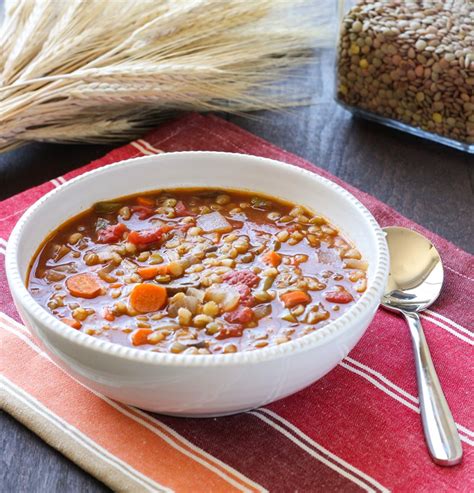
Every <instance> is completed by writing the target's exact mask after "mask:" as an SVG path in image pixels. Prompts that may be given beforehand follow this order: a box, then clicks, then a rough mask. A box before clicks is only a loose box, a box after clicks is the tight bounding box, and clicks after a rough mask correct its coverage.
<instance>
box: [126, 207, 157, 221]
mask: <svg viewBox="0 0 474 493" xmlns="http://www.w3.org/2000/svg"><path fill="white" fill-rule="evenodd" d="M131 209H132V211H133V212H134V213H135V214H136V215H137V216H138V219H142V220H143V219H148V218H149V217H151V216H153V214H155V209H154V208H153V207H150V206H148V205H134V206H132V207H131Z"/></svg>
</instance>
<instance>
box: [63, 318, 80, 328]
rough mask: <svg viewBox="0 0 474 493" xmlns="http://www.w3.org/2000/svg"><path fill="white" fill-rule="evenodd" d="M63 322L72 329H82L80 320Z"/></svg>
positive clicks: (69, 319)
mask: <svg viewBox="0 0 474 493" xmlns="http://www.w3.org/2000/svg"><path fill="white" fill-rule="evenodd" d="M61 322H64V323H65V324H67V325H69V327H72V328H73V329H80V328H81V327H82V324H81V322H79V321H78V320H74V319H73V318H62V319H61Z"/></svg>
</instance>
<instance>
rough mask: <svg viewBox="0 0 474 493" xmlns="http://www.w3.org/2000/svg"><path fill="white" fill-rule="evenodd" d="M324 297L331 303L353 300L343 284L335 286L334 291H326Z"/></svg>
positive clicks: (343, 302)
mask: <svg viewBox="0 0 474 493" xmlns="http://www.w3.org/2000/svg"><path fill="white" fill-rule="evenodd" d="M324 297H325V298H326V300H327V301H330V302H331V303H340V304H345V303H350V302H351V301H354V298H353V297H352V295H351V293H349V292H348V291H347V290H346V288H344V287H343V286H336V289H335V290H334V291H328V292H327V293H325V295H324Z"/></svg>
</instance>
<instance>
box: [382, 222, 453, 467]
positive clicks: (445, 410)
mask: <svg viewBox="0 0 474 493" xmlns="http://www.w3.org/2000/svg"><path fill="white" fill-rule="evenodd" d="M384 232H385V234H386V239H387V244H388V249H389V253H390V273H389V276H388V280H387V286H386V288H385V291H384V295H383V298H382V306H383V307H384V308H386V309H388V310H392V311H396V312H399V313H401V314H402V315H403V316H404V317H405V319H406V321H407V323H408V327H409V329H410V335H411V339H412V345H413V352H414V356H415V366H416V377H417V384H418V395H419V400H420V414H421V421H422V424H423V431H424V434H425V440H426V444H427V446H428V450H429V452H430V455H431V458H432V460H433V462H435V463H436V464H438V465H441V466H454V465H456V464H459V463H460V462H461V460H462V447H461V441H460V439H459V435H458V431H457V428H456V424H455V422H454V419H453V416H452V414H451V411H450V409H449V406H448V403H447V401H446V398H445V396H444V394H443V390H442V389H441V384H440V382H439V379H438V375H437V374H436V370H435V367H434V365H433V361H432V359H431V354H430V350H429V348H428V343H427V342H426V338H425V334H424V332H423V327H422V326H421V321H420V317H419V316H418V313H419V312H421V311H423V310H425V309H426V308H428V307H429V306H430V305H432V304H433V303H434V302H435V301H436V299H437V298H438V296H439V294H440V292H441V288H442V286H443V278H444V271H443V263H442V261H441V257H440V255H439V253H438V252H437V250H436V248H435V247H434V246H433V244H432V243H431V242H430V241H429V240H428V239H427V238H425V237H424V236H422V235H420V234H419V233H416V232H415V231H411V230H409V229H406V228H400V227H390V228H384Z"/></svg>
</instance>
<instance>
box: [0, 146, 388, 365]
mask: <svg viewBox="0 0 474 493" xmlns="http://www.w3.org/2000/svg"><path fill="white" fill-rule="evenodd" d="M195 155H200V156H202V155H209V156H212V157H219V158H224V159H225V158H227V157H229V156H232V157H233V158H237V159H239V158H244V159H247V160H253V161H254V164H255V165H257V166H263V167H265V166H269V165H271V166H276V167H279V168H281V169H283V170H285V171H288V172H290V173H299V174H302V175H305V176H307V177H308V178H310V179H312V180H316V181H317V182H319V184H320V185H322V186H324V187H327V188H329V189H332V190H333V191H335V192H336V193H337V194H339V195H341V196H342V197H344V198H345V199H346V200H347V201H348V202H349V203H350V205H351V206H352V207H353V208H355V209H356V210H357V211H358V212H359V213H360V214H361V215H362V217H363V219H364V220H365V221H366V222H367V225H368V228H369V229H370V230H371V231H372V232H373V235H374V237H373V240H375V248H376V255H375V266H374V268H375V270H374V279H373V281H372V283H371V285H369V287H368V288H367V290H366V291H365V292H364V294H363V295H362V297H361V298H359V300H357V302H356V303H355V304H354V305H353V306H352V307H351V308H350V309H349V310H347V311H346V312H345V313H344V314H343V315H342V316H340V317H338V318H336V319H335V320H334V321H332V322H330V323H329V324H327V325H326V326H324V327H322V328H321V329H319V330H317V331H315V332H313V333H311V334H307V335H305V336H303V337H298V338H297V339H294V340H291V341H289V342H286V343H284V344H280V345H277V346H271V347H268V348H259V349H258V350H255V351H248V352H237V353H230V354H214V355H209V356H203V355H190V354H172V353H161V352H152V351H143V350H140V349H135V348H131V347H127V346H122V345H120V344H116V343H113V342H108V341H105V340H101V339H97V338H95V337H91V336H89V335H87V334H84V333H82V332H79V331H77V330H75V329H73V328H71V327H69V326H67V325H66V324H64V323H62V322H60V320H59V319H57V318H56V317H54V316H53V315H51V314H50V313H49V312H48V311H47V310H46V309H45V308H43V307H42V306H41V305H40V304H39V303H38V302H37V301H36V300H35V299H34V298H33V296H32V295H31V294H30V292H29V291H28V289H27V288H26V286H25V283H24V282H23V279H22V277H21V275H20V269H19V260H18V257H17V253H18V245H19V243H20V241H21V240H22V234H23V231H24V228H25V226H26V225H27V224H28V223H29V222H30V221H31V219H32V218H33V219H34V216H35V214H36V213H37V212H38V211H39V210H41V209H42V208H43V207H44V206H45V203H47V202H48V200H49V198H50V197H52V196H54V195H56V194H61V193H65V192H66V191H67V190H68V189H70V188H72V187H73V186H75V185H76V184H77V183H80V182H82V181H86V180H88V179H90V177H97V176H101V175H105V174H107V173H109V172H110V171H112V170H113V169H115V168H116V167H117V165H120V168H123V167H132V166H134V165H135V164H136V163H137V161H149V160H156V159H158V160H160V159H168V158H173V157H176V156H182V157H184V158H189V157H191V158H192V156H195ZM5 265H6V273H7V279H8V283H9V285H10V289H11V291H12V294H13V296H14V298H16V300H17V302H18V303H20V304H21V307H22V308H23V309H24V310H25V311H26V312H27V313H28V314H29V315H30V316H31V317H32V318H33V319H34V320H35V319H37V320H38V321H39V322H40V323H42V325H43V326H44V327H45V328H46V330H49V331H51V332H53V333H54V334H55V335H57V336H60V337H61V338H64V339H67V340H68V341H70V342H72V343H74V344H77V345H79V346H80V347H82V348H84V349H90V350H93V351H95V352H98V353H101V354H107V355H109V356H114V355H115V356H117V357H119V358H122V359H126V360H129V361H131V362H142V363H148V364H152V365H159V366H161V365H165V366H178V367H183V366H186V367H188V366H189V367H207V366H228V365H239V364H253V363H260V362H263V361H269V360H273V359H276V358H279V357H283V356H285V355H288V354H290V353H295V352H301V351H305V350H309V349H312V348H314V347H315V346H319V345H322V344H324V343H327V342H329V341H330V340H332V339H334V338H336V337H337V336H338V335H339V334H340V333H342V332H344V330H345V329H347V328H348V327H349V326H351V325H352V323H353V322H355V321H356V319H358V318H362V317H364V316H365V315H367V314H370V313H371V312H374V311H375V309H376V307H377V306H378V305H379V303H380V299H381V297H382V294H383V291H384V288H385V284H386V280H387V276H388V269H389V255H388V247H387V244H386V241H385V234H384V232H383V230H382V229H381V227H380V226H379V224H378V223H377V221H376V220H375V218H374V217H373V216H372V214H371V213H370V212H369V210H368V209H367V208H366V207H365V206H364V205H362V203H361V202H360V201H359V200H358V199H356V198H355V197H354V196H353V195H352V194H351V193H350V192H348V191H347V190H346V189H344V188H343V187H341V186H340V185H338V184H336V183H334V182H333V181H331V180H329V179H327V178H324V177H322V176H320V175H318V174H317V173H314V172H311V171H309V170H306V169H304V168H300V167H299V166H295V165H292V164H288V163H284V162H281V161H277V160H274V159H271V158H264V157H260V156H254V155H248V154H241V153H229V152H216V151H180V152H167V153H163V154H156V155H152V156H139V157H134V158H131V159H125V160H121V161H117V162H114V163H112V164H109V165H105V166H102V167H100V168H97V169H94V170H91V171H88V172H86V173H83V174H81V175H79V176H77V177H75V178H73V179H71V180H69V181H67V182H65V183H64V184H62V185H61V186H59V187H57V188H55V189H53V190H51V191H50V192H48V193H47V194H45V195H44V196H42V197H41V198H40V199H38V200H37V201H36V202H35V203H34V204H32V205H31V206H30V207H29V208H28V209H27V210H26V211H25V212H24V213H23V215H22V216H21V218H20V219H19V221H18V222H17V224H16V225H15V227H14V228H13V230H12V232H11V234H10V237H9V240H8V244H7V249H6V259H5Z"/></svg>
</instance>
